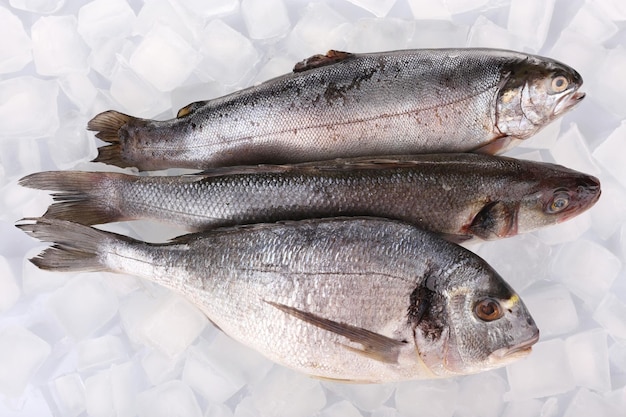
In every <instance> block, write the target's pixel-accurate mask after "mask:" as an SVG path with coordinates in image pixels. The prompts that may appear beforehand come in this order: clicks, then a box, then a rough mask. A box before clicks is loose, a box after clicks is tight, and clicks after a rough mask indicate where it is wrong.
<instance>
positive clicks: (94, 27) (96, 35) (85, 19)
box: [78, 0, 136, 49]
mask: <svg viewBox="0 0 626 417" xmlns="http://www.w3.org/2000/svg"><path fill="white" fill-rule="evenodd" d="M135 20H136V16H135V12H133V9H132V8H131V7H130V6H129V4H128V3H127V2H126V1H125V0H94V1H92V2H89V3H87V4H85V5H84V6H82V7H81V8H80V10H79V11H78V33H80V34H81V35H82V37H83V39H84V40H85V42H86V43H87V44H88V45H89V46H91V47H92V48H94V49H96V48H98V47H100V46H101V45H102V44H103V43H104V42H105V41H106V40H108V39H110V38H123V37H126V36H128V35H130V33H131V31H132V28H133V25H134V24H135Z"/></svg>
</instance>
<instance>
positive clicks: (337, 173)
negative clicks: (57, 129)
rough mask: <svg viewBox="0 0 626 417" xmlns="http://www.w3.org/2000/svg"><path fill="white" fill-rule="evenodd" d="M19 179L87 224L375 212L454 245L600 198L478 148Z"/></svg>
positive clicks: (541, 222)
mask: <svg viewBox="0 0 626 417" xmlns="http://www.w3.org/2000/svg"><path fill="white" fill-rule="evenodd" d="M20 184H22V185H24V186H27V187H32V188H39V189H45V190H55V191H58V192H56V193H54V194H53V196H54V199H55V201H56V203H55V204H53V205H52V206H51V207H50V208H49V209H48V211H47V212H46V214H45V215H44V217H48V218H58V219H63V220H71V221H75V222H78V223H82V224H87V225H91V224H101V223H106V222H112V221H122V220H132V219H141V218H148V219H153V220H158V221H165V222H169V223H174V224H177V225H181V226H183V227H185V228H186V229H187V230H192V231H195V230H204V229H208V228H214V227H218V226H229V225H235V224H251V223H260V222H272V221H278V220H299V219H305V218H321V217H333V216H340V215H345V216H376V217H386V218H393V219H397V220H403V221H405V222H409V223H412V224H415V225H417V226H419V227H421V228H423V229H427V230H430V231H433V232H437V233H441V234H443V235H445V236H446V237H447V238H448V239H450V240H453V241H463V240H467V239H470V238H472V237H478V238H481V239H485V240H491V239H498V238H503V237H509V236H514V235H516V234H518V233H525V232H529V231H532V230H536V229H538V228H540V227H544V226H548V225H552V224H556V223H558V222H561V221H563V220H565V219H569V218H571V217H574V216H576V215H578V214H580V213H582V212H584V211H585V210H587V209H588V208H589V207H591V206H592V205H593V204H594V203H595V202H596V201H597V199H598V197H599V195H600V183H599V181H598V180H597V179H596V178H594V177H593V176H590V175H586V174H583V173H580V172H577V171H574V170H570V169H567V168H564V167H562V166H558V165H554V164H548V163H540V162H532V161H524V160H517V159H512V158H506V157H497V156H490V155H479V154H438V155H415V156H399V157H388V158H384V159H380V158H379V159H371V158H353V159H343V160H334V161H327V162H316V163H304V164H299V165H279V166H250V167H235V168H219V169H214V170H212V171H211V172H208V173H205V174H199V175H187V176H178V177H156V176H150V177H146V176H142V177H139V176H133V175H125V174H118V173H104V172H73V171H65V172H63V171H59V172H42V173H36V174H32V175H29V176H27V177H25V178H23V179H22V180H20ZM556 204H558V207H556Z"/></svg>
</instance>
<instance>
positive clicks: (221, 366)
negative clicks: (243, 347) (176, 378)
mask: <svg viewBox="0 0 626 417" xmlns="http://www.w3.org/2000/svg"><path fill="white" fill-rule="evenodd" d="M214 353H215V352H212V351H211V349H210V348H209V344H208V343H206V342H200V343H199V344H198V345H196V346H192V347H190V348H189V349H188V351H187V360H186V361H185V368H184V370H183V377H182V381H183V382H184V383H186V384H187V385H189V386H190V387H191V388H192V389H193V390H195V391H196V392H197V393H198V394H200V395H202V396H203V397H204V398H206V399H207V400H209V402H211V403H216V404H219V403H223V402H224V401H226V400H228V399H229V398H230V397H232V396H233V395H234V394H235V393H236V392H237V391H239V390H240V389H241V388H242V387H243V386H244V385H245V384H246V380H245V379H244V378H243V376H242V375H241V374H240V373H239V372H232V370H231V369H229V368H230V367H231V366H232V364H229V363H222V362H221V361H220V359H221V358H220V357H219V356H217V355H214ZM229 365H230V366H229Z"/></svg>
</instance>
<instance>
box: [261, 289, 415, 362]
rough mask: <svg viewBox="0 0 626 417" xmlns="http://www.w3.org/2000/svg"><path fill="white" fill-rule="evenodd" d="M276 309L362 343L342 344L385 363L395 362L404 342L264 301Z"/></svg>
mask: <svg viewBox="0 0 626 417" xmlns="http://www.w3.org/2000/svg"><path fill="white" fill-rule="evenodd" d="M266 302H267V303H268V304H270V305H272V306H274V307H276V308H277V309H279V310H281V311H283V312H285V313H287V314H289V315H291V316H294V317H296V318H298V319H300V320H302V321H305V322H307V323H309V324H312V325H314V326H316V327H319V328H320V329H324V330H327V331H329V332H332V333H335V334H338V335H340V336H343V337H345V338H347V339H349V340H350V341H351V342H354V343H358V344H360V345H362V348H355V347H352V346H347V345H344V346H345V348H346V349H349V350H351V351H353V352H355V353H358V354H360V355H363V356H366V357H368V358H370V359H374V360H377V361H379V362H385V363H397V362H398V355H399V353H400V347H401V346H403V345H404V344H405V343H406V342H403V341H400V340H395V339H392V338H390V337H387V336H383V335H381V334H378V333H375V332H372V331H370V330H367V329H363V328H361V327H357V326H352V325H350V324H346V323H339V322H336V321H333V320H330V319H326V318H323V317H320V316H318V315H316V314H313V313H309V312H306V311H301V310H298V309H297V308H294V307H289V306H286V305H284V304H278V303H273V302H271V301H266Z"/></svg>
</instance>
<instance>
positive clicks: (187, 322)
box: [140, 293, 208, 357]
mask: <svg viewBox="0 0 626 417" xmlns="http://www.w3.org/2000/svg"><path fill="white" fill-rule="evenodd" d="M207 322H208V320H207V318H206V316H205V315H204V314H202V313H201V312H200V310H198V309H197V308H196V307H194V306H193V305H192V304H191V303H190V302H189V301H187V300H186V299H184V298H183V297H181V296H179V295H177V294H174V293H169V294H167V295H166V296H165V297H163V298H162V299H161V300H159V303H158V304H157V305H156V306H155V308H154V310H152V311H151V313H150V314H149V315H148V317H145V318H144V321H143V323H142V324H141V330H140V332H141V333H142V334H143V337H144V338H145V340H146V341H147V343H148V344H150V345H151V346H153V347H155V348H157V349H159V350H160V351H161V352H163V353H165V354H166V355H168V356H171V357H174V356H176V355H178V354H180V353H181V352H182V351H183V350H185V349H186V348H187V347H188V346H189V345H191V343H193V341H194V340H195V339H196V338H197V337H198V336H199V335H200V333H202V330H203V329H204V327H205V326H206V324H207Z"/></svg>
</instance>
